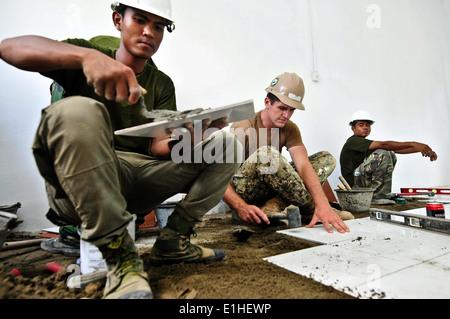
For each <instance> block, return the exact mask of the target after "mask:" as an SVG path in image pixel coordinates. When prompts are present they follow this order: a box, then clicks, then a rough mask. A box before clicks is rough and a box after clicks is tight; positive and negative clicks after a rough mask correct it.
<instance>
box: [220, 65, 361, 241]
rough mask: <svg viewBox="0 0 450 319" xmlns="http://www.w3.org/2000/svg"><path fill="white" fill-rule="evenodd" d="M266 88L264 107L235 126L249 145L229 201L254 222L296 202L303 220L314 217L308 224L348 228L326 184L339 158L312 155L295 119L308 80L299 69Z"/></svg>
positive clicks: (267, 219)
mask: <svg viewBox="0 0 450 319" xmlns="http://www.w3.org/2000/svg"><path fill="white" fill-rule="evenodd" d="M266 92H267V97H266V98H265V100H264V105H265V108H264V109H263V110H262V111H260V112H258V113H256V115H255V118H253V119H249V120H244V121H240V122H237V123H234V124H233V125H232V127H231V132H232V133H234V134H235V135H236V136H237V138H238V140H239V141H240V142H241V143H242V144H243V145H245V146H244V149H245V158H246V161H245V162H244V163H243V165H242V166H241V167H240V169H239V171H238V172H237V173H236V175H235V176H234V177H233V180H232V182H231V184H230V185H229V186H228V189H227V191H226V193H225V196H224V198H223V200H224V202H225V203H226V204H228V206H230V208H232V209H234V210H235V211H236V212H237V213H238V216H239V218H240V219H242V220H243V221H245V222H247V223H250V224H264V223H265V224H269V223H270V217H271V216H270V215H272V214H274V213H275V214H277V213H279V212H280V211H282V210H283V209H284V208H285V207H286V206H289V205H295V206H298V207H299V208H300V213H301V215H302V219H303V218H304V217H305V218H308V217H309V218H310V223H309V225H308V226H307V227H312V226H314V224H316V223H317V222H322V223H323V225H324V226H325V228H326V230H327V231H328V232H333V230H332V227H334V228H335V229H336V230H338V231H339V232H341V233H343V232H348V231H349V229H348V227H347V226H346V225H345V223H344V222H343V220H342V219H341V218H340V217H339V215H338V212H337V211H336V210H334V209H333V208H332V207H331V206H330V203H329V201H328V198H327V196H326V195H325V193H324V191H323V188H322V185H323V183H324V182H325V181H326V180H327V178H328V177H329V176H330V175H331V173H332V172H333V170H334V168H335V167H336V160H335V159H334V158H333V156H332V155H331V154H330V153H328V152H320V153H317V154H313V155H311V156H309V157H308V153H307V150H306V147H305V145H304V144H303V141H302V137H301V134H300V130H299V129H298V126H297V125H296V124H295V123H293V122H292V121H291V120H290V118H291V116H292V114H293V113H294V111H295V110H297V109H298V110H305V107H304V105H303V98H304V95H305V87H304V84H303V80H302V79H301V78H300V77H299V76H298V75H297V74H295V73H284V74H281V75H279V76H277V77H276V78H275V79H274V80H273V81H272V82H271V83H270V85H269V87H268V88H267V89H266ZM283 147H286V148H287V149H288V151H289V153H290V155H291V157H292V160H293V165H291V164H290V163H289V162H288V161H287V159H286V158H285V157H284V156H283V155H281V151H282V148H283ZM273 204H275V205H273ZM270 208H272V209H270ZM274 208H275V209H274ZM347 213H348V212H347ZM348 214H349V213H348ZM347 217H348V218H346V219H351V218H352V217H353V216H350V217H349V216H347ZM331 226H332V227H331Z"/></svg>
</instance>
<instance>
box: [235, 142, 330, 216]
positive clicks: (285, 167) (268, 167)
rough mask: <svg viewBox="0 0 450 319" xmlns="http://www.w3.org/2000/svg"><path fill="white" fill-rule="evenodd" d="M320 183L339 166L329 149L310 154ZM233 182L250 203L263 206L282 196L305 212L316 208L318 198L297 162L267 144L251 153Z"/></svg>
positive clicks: (237, 190) (286, 201) (310, 211)
mask: <svg viewBox="0 0 450 319" xmlns="http://www.w3.org/2000/svg"><path fill="white" fill-rule="evenodd" d="M309 160H310V163H311V165H312V167H313V168H314V170H315V172H316V173H317V176H318V177H319V181H320V183H321V184H322V185H323V183H324V182H325V181H326V180H327V179H328V177H329V176H330V175H331V173H332V172H333V170H334V169H335V167H336V160H335V158H334V157H333V156H332V155H331V154H330V153H328V152H319V153H316V154H313V155H311V156H310V157H309ZM231 185H232V186H233V188H234V189H235V191H236V193H238V194H239V195H240V196H241V197H242V198H243V199H244V200H245V202H246V203H248V204H252V205H256V206H262V205H264V203H265V202H267V201H268V200H270V199H272V198H274V197H276V196H279V197H280V198H281V199H282V200H283V201H284V202H285V203H286V204H287V205H295V206H297V207H299V208H300V210H301V211H302V212H303V213H311V214H312V213H313V212H314V201H313V199H312V196H311V194H310V193H309V191H308V190H307V188H306V186H305V184H304V183H303V180H302V179H301V178H300V176H299V174H298V173H297V171H296V169H295V166H294V165H293V163H289V162H288V160H287V159H286V157H284V156H283V155H281V154H280V152H278V151H277V150H276V149H275V148H273V147H268V146H264V147H261V148H259V149H258V150H257V151H256V152H254V153H253V154H252V155H250V156H249V157H248V159H247V160H246V161H245V162H244V163H243V164H242V166H241V167H240V169H239V170H238V172H237V173H236V174H235V176H234V177H233V180H232V182H231Z"/></svg>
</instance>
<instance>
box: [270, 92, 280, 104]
mask: <svg viewBox="0 0 450 319" xmlns="http://www.w3.org/2000/svg"><path fill="white" fill-rule="evenodd" d="M267 98H268V99H269V100H270V104H273V103H275V102H281V101H280V99H279V98H277V97H276V96H275V95H274V94H272V93H267Z"/></svg>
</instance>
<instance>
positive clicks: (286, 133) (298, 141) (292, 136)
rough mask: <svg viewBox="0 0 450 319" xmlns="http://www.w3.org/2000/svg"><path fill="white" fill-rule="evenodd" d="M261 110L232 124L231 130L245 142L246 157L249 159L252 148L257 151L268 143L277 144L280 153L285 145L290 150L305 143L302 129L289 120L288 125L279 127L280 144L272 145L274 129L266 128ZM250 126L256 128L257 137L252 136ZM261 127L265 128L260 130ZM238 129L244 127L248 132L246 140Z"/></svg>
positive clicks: (243, 129) (244, 130) (243, 130)
mask: <svg viewBox="0 0 450 319" xmlns="http://www.w3.org/2000/svg"><path fill="white" fill-rule="evenodd" d="M261 112H262V111H259V112H257V113H256V114H255V117H254V118H251V119H248V120H243V121H239V122H236V123H234V124H233V125H232V126H231V132H232V133H234V134H235V136H236V137H237V139H238V140H239V141H240V142H241V143H242V144H243V145H244V144H245V145H244V149H245V159H247V158H248V157H249V156H250V155H251V153H252V150H253V151H256V150H257V149H258V148H259V147H262V146H266V145H271V146H277V148H278V151H279V152H280V153H281V151H282V149H283V147H286V148H287V149H288V150H289V149H290V148H291V147H294V146H302V145H303V140H302V136H301V134H300V130H299V128H298V126H297V125H296V124H295V123H294V122H292V121H291V120H289V121H287V122H286V125H285V126H284V127H283V128H281V129H279V132H278V133H279V138H278V145H272V131H271V130H269V129H265V127H264V125H263V122H262V120H261ZM249 128H252V129H255V130H254V132H255V133H256V136H255V137H252V135H251V134H248V133H249V131H247V129H249ZM260 128H261V129H265V130H262V131H260V130H259V129H260ZM238 129H242V130H241V133H242V132H246V133H247V134H245V136H244V137H245V140H243V138H244V137H243V136H242V135H241V134H239V133H238ZM260 133H265V136H262V135H260ZM250 143H256V145H250Z"/></svg>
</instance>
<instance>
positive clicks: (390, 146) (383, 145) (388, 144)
mask: <svg viewBox="0 0 450 319" xmlns="http://www.w3.org/2000/svg"><path fill="white" fill-rule="evenodd" d="M369 149H371V150H374V149H384V150H387V151H394V152H395V153H398V154H412V153H421V154H422V156H424V157H429V158H430V161H435V160H437V154H436V153H435V152H434V151H433V150H432V149H431V147H430V146H428V145H427V144H423V143H418V142H394V141H384V142H380V141H374V142H372V144H370V146H369Z"/></svg>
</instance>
